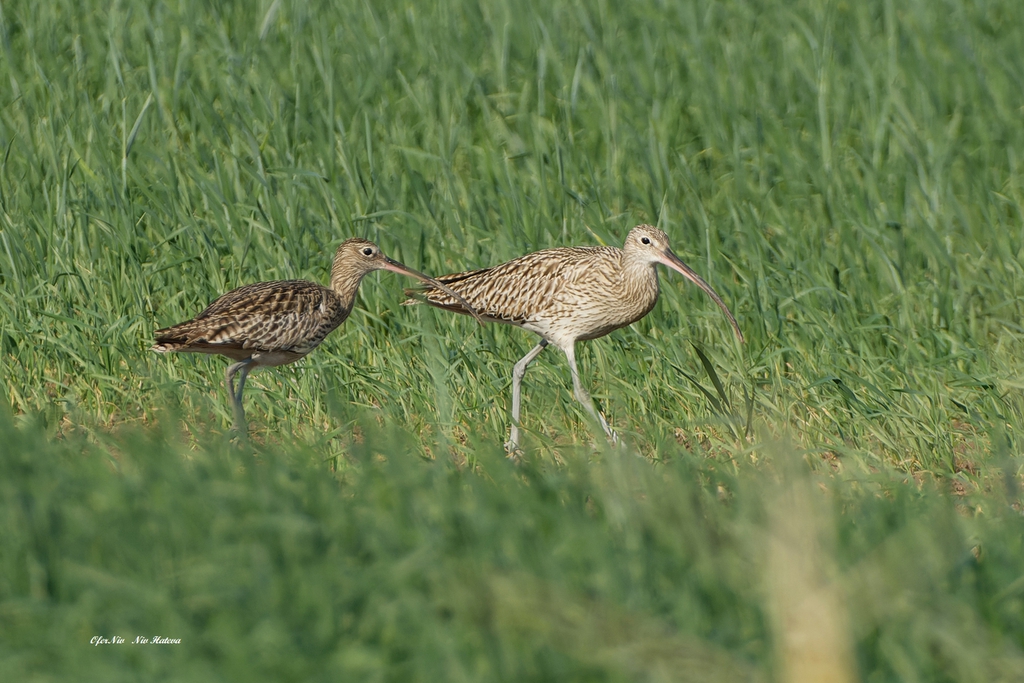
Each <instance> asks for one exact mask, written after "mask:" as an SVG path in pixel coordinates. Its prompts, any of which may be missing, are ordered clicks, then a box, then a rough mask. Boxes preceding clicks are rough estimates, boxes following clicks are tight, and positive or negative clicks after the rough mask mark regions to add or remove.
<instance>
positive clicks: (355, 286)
mask: <svg viewBox="0 0 1024 683" xmlns="http://www.w3.org/2000/svg"><path fill="white" fill-rule="evenodd" d="M365 275H366V273H365V272H360V271H355V270H352V269H350V268H344V267H342V265H341V264H340V263H339V262H338V261H335V262H334V266H333V267H332V268H331V291H333V292H334V293H335V294H336V295H337V297H338V299H340V300H341V304H342V306H343V307H344V308H345V310H346V311H350V310H352V305H353V304H354V303H355V300H356V292H358V291H359V283H360V282H362V281H363V277H364V276H365Z"/></svg>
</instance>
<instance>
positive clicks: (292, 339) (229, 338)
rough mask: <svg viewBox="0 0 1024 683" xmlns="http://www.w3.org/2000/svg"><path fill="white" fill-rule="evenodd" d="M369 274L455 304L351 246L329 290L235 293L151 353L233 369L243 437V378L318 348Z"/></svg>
mask: <svg viewBox="0 0 1024 683" xmlns="http://www.w3.org/2000/svg"><path fill="white" fill-rule="evenodd" d="M374 270H390V271H393V272H396V273H401V274H403V275H408V276H409V277H413V278H416V279H418V280H421V281H423V282H424V283H427V284H428V285H430V286H432V287H434V288H438V287H440V288H443V289H439V290H438V291H447V292H448V294H449V295H450V296H452V297H458V294H456V293H455V292H453V291H451V290H450V289H448V288H447V287H445V286H444V285H443V284H441V283H439V282H437V281H436V280H433V279H431V278H430V277H428V276H426V275H424V274H422V273H419V272H417V271H415V270H412V269H411V268H408V267H406V266H404V265H402V264H401V263H398V262H397V261H393V260H391V259H389V258H388V257H387V256H385V255H384V254H382V253H381V251H380V249H379V248H378V247H377V245H376V244H374V243H373V242H370V241H367V240H364V239H359V238H352V239H348V240H345V241H344V242H342V244H341V246H340V247H338V251H337V252H336V253H335V255H334V264H333V266H332V267H331V286H330V287H324V286H323V285H320V284H317V283H315V282H308V281H306V280H282V281H275V282H257V283H255V284H251V285H245V286H243V287H239V288H238V289H234V290H232V291H230V292H228V293H227V294H224V295H223V296H221V297H220V298H218V299H217V300H216V301H214V302H213V303H212V304H210V305H209V306H207V307H206V310H204V311H203V312H202V313H200V314H199V315H197V316H196V317H195V318H193V319H192V320H188V321H186V322H183V323H178V324H177V325H173V326H171V327H167V328H164V329H162V330H157V331H156V344H154V345H153V347H152V350H153V351H156V352H157V353H169V352H190V353H211V354H219V355H222V356H227V357H228V358H230V359H232V360H234V361H237V362H236V363H234V364H233V365H231V366H229V367H228V369H227V372H226V374H225V378H224V381H225V384H226V385H227V388H228V394H229V395H230V396H231V400H232V403H233V406H234V411H235V428H236V429H243V427H244V424H245V411H244V410H243V408H242V390H243V389H244V387H245V379H246V377H247V376H248V374H249V373H250V372H251V371H252V370H255V369H256V368H258V367H269V366H275V365H285V364H287V363H293V362H295V361H297V360H299V359H300V358H302V357H303V356H305V355H306V354H308V353H309V352H310V351H312V350H313V349H315V348H316V347H317V346H319V345H320V342H322V341H323V340H324V338H325V337H326V336H327V335H328V334H330V333H331V332H332V331H334V329H335V328H336V327H338V326H339V325H341V324H342V323H343V322H345V319H346V318H348V316H349V313H351V312H352V305H353V303H354V302H355V298H356V292H357V291H358V289H359V283H360V282H361V281H362V279H363V277H364V276H365V275H366V274H367V273H370V272H372V271H374ZM452 300H453V301H456V300H459V301H462V304H463V305H465V306H466V309H467V311H468V312H470V313H471V314H472V306H471V304H469V303H468V302H466V301H464V300H461V299H457V298H453V299H452ZM236 373H239V379H238V390H237V392H236V391H235V388H234V376H235V374H236Z"/></svg>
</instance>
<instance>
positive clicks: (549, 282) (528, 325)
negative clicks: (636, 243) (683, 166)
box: [407, 247, 659, 345]
mask: <svg viewBox="0 0 1024 683" xmlns="http://www.w3.org/2000/svg"><path fill="white" fill-rule="evenodd" d="M437 280H438V281H439V282H441V283H443V284H445V285H447V286H448V287H449V288H450V289H452V290H453V291H455V292H456V293H458V294H459V295H460V296H461V297H462V298H463V299H465V300H466V301H467V302H468V303H469V304H470V305H471V306H472V307H473V308H475V309H476V310H477V312H478V313H480V315H482V316H483V317H484V319H485V320H489V321H492V322H503V323H508V324H511V325H516V326H519V327H522V328H524V329H527V330H530V331H532V332H536V333H537V334H540V335H541V336H542V337H544V338H545V339H547V340H548V341H550V342H553V343H555V344H558V345H561V344H560V342H561V340H562V339H563V338H565V337H567V336H570V337H572V338H573V339H594V338H597V337H601V336H603V335H605V334H608V333H609V332H611V331H612V330H615V329H618V328H620V327H624V326H626V325H629V324H630V323H633V322H635V321H637V320H639V319H640V318H642V317H644V316H645V315H647V313H648V312H649V311H650V310H651V308H653V307H654V304H655V303H656V302H657V300H658V291H659V290H658V276H657V272H656V271H655V269H654V266H653V264H649V263H638V262H635V261H634V260H631V259H629V258H627V255H626V254H625V253H624V252H623V250H622V249H617V248H615V247H556V248H554V249H544V250H541V251H536V252H533V253H531V254H527V255H525V256H521V257H519V258H516V259H512V260H511V261H508V262H506V263H502V264H500V265H497V266H494V267H492V268H483V269H480V270H471V271H466V272H464V273H454V274H452V275H444V276H441V277H439V278H437ZM407 291H408V292H409V293H412V292H413V291H414V290H407ZM415 291H418V292H419V293H420V294H422V295H423V296H424V298H425V300H426V302H427V303H429V304H430V305H432V306H436V307H438V308H443V309H445V310H449V311H453V312H456V313H468V312H469V311H468V310H466V308H465V306H464V305H463V304H462V303H460V302H459V301H458V300H456V299H455V298H454V297H452V296H450V295H448V294H446V293H445V292H443V291H441V290H439V289H437V288H436V287H430V286H429V285H427V286H424V287H422V288H419V289H418V290H415Z"/></svg>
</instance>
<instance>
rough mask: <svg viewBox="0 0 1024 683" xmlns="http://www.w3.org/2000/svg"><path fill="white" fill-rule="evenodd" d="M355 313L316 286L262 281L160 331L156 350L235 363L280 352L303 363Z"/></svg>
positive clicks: (329, 292)
mask: <svg viewBox="0 0 1024 683" xmlns="http://www.w3.org/2000/svg"><path fill="white" fill-rule="evenodd" d="M351 312H352V307H351V305H349V306H346V305H345V302H344V301H343V300H342V297H341V296H339V295H338V294H337V293H335V292H334V291H333V290H330V289H328V288H326V287H324V286H322V285H319V284H317V283H315V282H307V281H305V280H281V281H274V282H257V283H255V284H251V285H245V286H244V287H239V288H238V289H234V290H232V291H230V292H228V293H227V294H224V295H223V296H221V297H219V298H218V299H217V300H216V301H214V302H213V303H212V304H210V305H209V306H207V307H206V309H205V310H204V311H203V312H202V313H200V314H199V315H197V316H196V317H195V318H194V319H192V320H189V321H187V322H183V323H180V324H178V325H174V326H172V327H168V328H165V329H162V330H157V332H156V345H155V346H154V350H156V351H185V350H188V351H196V352H200V353H220V354H222V355H226V356H229V357H232V358H236V357H237V358H244V357H247V356H250V355H253V354H261V353H272V352H281V353H286V354H293V355H295V356H296V358H295V360H298V358H301V357H302V356H305V355H306V354H308V353H309V352H310V351H312V350H313V349H315V348H316V347H317V346H319V345H320V342H322V341H323V340H324V338H325V337H326V336H327V335H328V334H330V333H331V332H333V331H334V330H335V329H336V328H337V327H338V326H339V325H341V324H342V323H343V322H345V319H346V318H348V316H349V314H350V313H351ZM157 347H161V348H157Z"/></svg>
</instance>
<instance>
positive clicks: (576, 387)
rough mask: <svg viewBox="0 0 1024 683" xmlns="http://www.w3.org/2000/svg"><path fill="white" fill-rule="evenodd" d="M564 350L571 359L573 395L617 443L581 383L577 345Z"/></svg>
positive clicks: (570, 370)
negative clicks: (577, 365) (577, 362)
mask: <svg viewBox="0 0 1024 683" xmlns="http://www.w3.org/2000/svg"><path fill="white" fill-rule="evenodd" d="M562 350H563V351H565V357H566V358H568V359H569V372H571V373H572V393H573V395H575V396H576V400H577V401H579V402H580V403H581V404H583V407H584V408H586V409H587V412H588V413H590V417H592V418H594V419H595V420H596V421H597V422H600V423H601V428H602V429H603V430H604V433H605V434H607V435H608V438H610V439H612V441H615V440H616V436H615V433H614V432H613V431H612V430H611V427H609V426H608V422H607V421H605V419H604V415H602V414H601V413H599V412H597V409H596V408H595V407H594V402H593V400H591V398H590V394H588V393H587V390H586V389H584V388H583V385H582V384H581V383H580V373H579V371H578V370H577V369H576V344H570V345H569V346H568V347H566V348H563V349H562Z"/></svg>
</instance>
